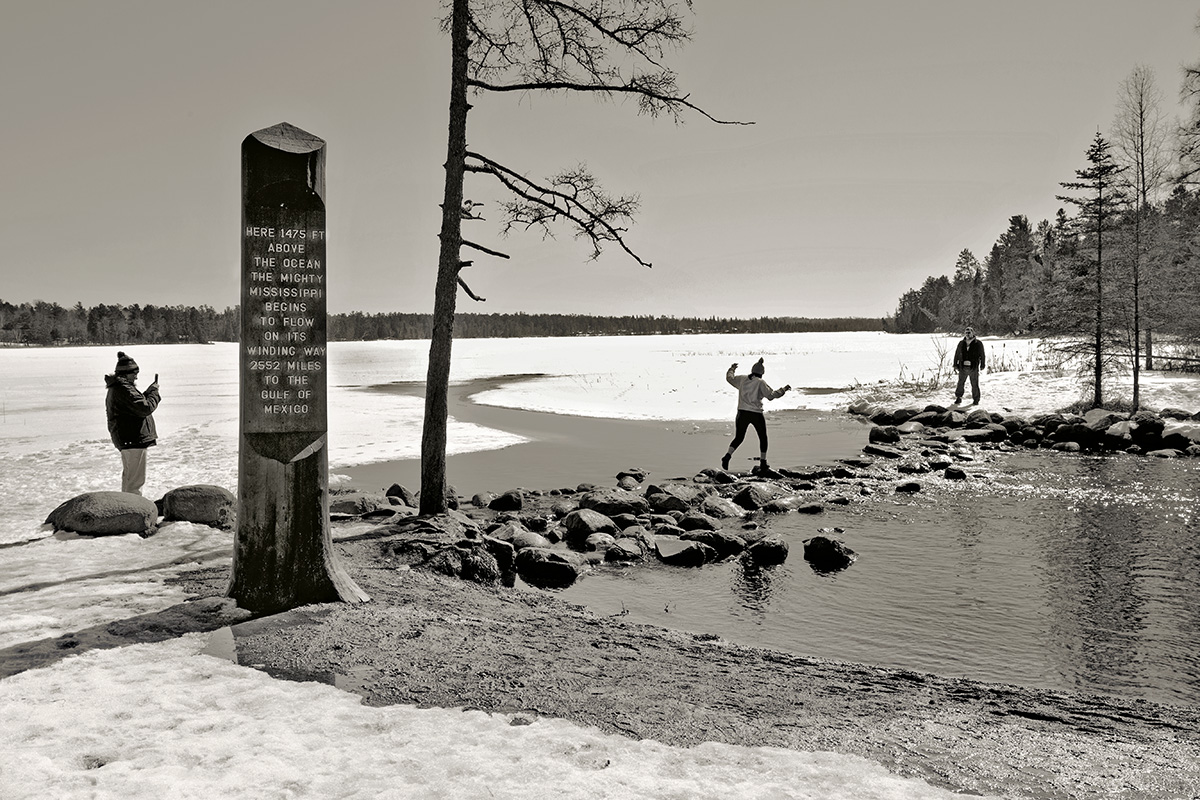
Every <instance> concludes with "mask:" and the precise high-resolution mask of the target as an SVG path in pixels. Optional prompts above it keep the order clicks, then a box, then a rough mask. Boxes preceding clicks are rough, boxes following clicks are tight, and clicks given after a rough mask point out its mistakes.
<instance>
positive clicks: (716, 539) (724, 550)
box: [679, 530, 746, 558]
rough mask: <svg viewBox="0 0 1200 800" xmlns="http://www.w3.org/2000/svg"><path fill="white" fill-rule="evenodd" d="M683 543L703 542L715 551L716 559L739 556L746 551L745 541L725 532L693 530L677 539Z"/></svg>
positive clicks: (734, 534)
mask: <svg viewBox="0 0 1200 800" xmlns="http://www.w3.org/2000/svg"><path fill="white" fill-rule="evenodd" d="M679 538H680V539H681V540H682V541H685V542H703V543H704V544H706V545H708V546H709V547H711V548H712V549H713V550H716V551H717V558H728V557H729V556H736V555H740V554H741V553H742V551H744V550H745V549H746V540H745V539H743V538H742V537H741V536H738V535H737V534H736V533H727V532H725V531H706V530H693V531H688V532H687V533H684V534H681V535H680V537H679Z"/></svg>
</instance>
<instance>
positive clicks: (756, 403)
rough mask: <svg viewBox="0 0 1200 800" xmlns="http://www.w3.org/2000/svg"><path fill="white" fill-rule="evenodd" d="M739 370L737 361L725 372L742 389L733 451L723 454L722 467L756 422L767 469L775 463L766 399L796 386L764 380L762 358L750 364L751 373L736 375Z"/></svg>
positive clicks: (762, 460) (726, 466) (762, 463)
mask: <svg viewBox="0 0 1200 800" xmlns="http://www.w3.org/2000/svg"><path fill="white" fill-rule="evenodd" d="M735 371H737V362H734V364H733V365H732V366H731V367H730V368H729V371H728V372H726V373H725V380H726V381H727V382H728V383H729V385H730V386H734V387H736V388H737V390H738V407H737V418H736V420H735V421H734V437H733V441H732V442H730V444H729V452H727V453H726V454H725V455H724V457H722V458H721V469H726V470H727V469H729V459H730V458H731V457H732V456H733V451H734V450H737V449H738V445H740V444H741V443H742V440H743V439H745V438H746V429H747V428H749V427H750V426H751V425H753V426H754V431H755V433H757V434H758V448H759V450H760V451H761V453H762V455H761V456H760V458H759V464H760V467H759V471H760V472H762V473H765V472H766V471H767V470H769V469H770V468H771V467H770V466H769V465H768V464H767V418H766V417H765V416H763V405H762V401H763V400H764V399H766V400H778V399H779V398H780V397H783V396H784V395H785V394H787V393H788V391H789V390H791V388H792V387H791V385H790V384H789V385H787V386H784V387H783V388H782V389H772V388H771V387H770V386H768V385H767V382H766V381H764V380H763V373H764V372H766V367H764V366H763V360H762V359H761V358H760V359H759V360H758V361H757V362H756V363H755V365H754V366H753V367H751V368H750V374H749V375H735V374H734V372H735Z"/></svg>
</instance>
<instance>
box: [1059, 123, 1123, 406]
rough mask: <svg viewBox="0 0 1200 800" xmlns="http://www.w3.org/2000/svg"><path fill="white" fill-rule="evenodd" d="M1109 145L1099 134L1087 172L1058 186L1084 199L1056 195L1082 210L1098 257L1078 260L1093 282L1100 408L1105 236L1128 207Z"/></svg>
mask: <svg viewBox="0 0 1200 800" xmlns="http://www.w3.org/2000/svg"><path fill="white" fill-rule="evenodd" d="M1110 149H1111V148H1110V146H1109V143H1108V142H1107V141H1106V140H1105V138H1104V137H1103V136H1102V135H1101V134H1100V133H1099V132H1098V131H1097V133H1096V137H1095V139H1093V140H1092V144H1091V145H1090V146H1089V147H1088V149H1087V161H1088V164H1089V165H1090V166H1089V167H1088V168H1086V169H1082V170H1076V171H1075V178H1076V180H1074V181H1064V182H1062V183H1060V184H1059V185H1060V186H1062V187H1063V188H1064V189H1067V190H1069V191H1072V192H1082V193H1083V194H1082V196H1078V197H1076V196H1071V195H1057V197H1058V199H1059V200H1062V201H1063V202H1065V203H1070V204H1071V205H1074V206H1076V207H1077V208H1078V209H1079V216H1078V217H1076V219H1075V225H1076V227H1077V229H1078V231H1079V233H1080V234H1081V236H1082V237H1083V239H1084V241H1085V242H1087V243H1089V244H1090V245H1091V247H1092V248H1094V253H1095V258H1089V257H1088V256H1089V255H1090V254H1091V252H1092V249H1091V248H1081V251H1080V253H1079V256H1078V257H1079V258H1080V259H1081V260H1082V262H1083V265H1084V267H1085V269H1084V270H1083V271H1085V272H1086V273H1087V274H1089V275H1090V276H1091V277H1092V278H1093V280H1094V283H1093V295H1092V297H1091V298H1090V299H1091V301H1092V303H1091V305H1092V309H1093V312H1094V314H1093V321H1094V328H1093V334H1094V335H1093V339H1092V343H1091V353H1090V355H1091V357H1092V365H1093V369H1092V381H1093V387H1092V406H1093V407H1094V408H1098V407H1100V406H1102V405H1103V403H1104V369H1105V366H1106V358H1107V356H1108V354H1107V352H1106V349H1105V333H1106V329H1105V319H1104V277H1105V275H1104V234H1105V232H1106V231H1108V230H1110V229H1111V228H1112V226H1113V223H1114V222H1115V221H1116V219H1117V217H1118V215H1119V214H1120V212H1121V210H1122V209H1123V208H1124V207H1125V203H1126V196H1125V193H1124V192H1123V191H1121V188H1120V185H1119V180H1120V175H1121V172H1122V171H1123V170H1124V168H1123V167H1121V166H1118V165H1117V163H1116V161H1114V160H1113V156H1112V153H1111V152H1110Z"/></svg>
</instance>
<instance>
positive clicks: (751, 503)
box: [733, 483, 779, 511]
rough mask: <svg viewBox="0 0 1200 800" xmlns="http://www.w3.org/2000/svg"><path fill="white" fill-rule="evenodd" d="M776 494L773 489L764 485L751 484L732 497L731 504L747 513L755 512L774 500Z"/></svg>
mask: <svg viewBox="0 0 1200 800" xmlns="http://www.w3.org/2000/svg"><path fill="white" fill-rule="evenodd" d="M778 494H779V493H778V491H777V490H776V489H775V488H774V487H768V486H767V485H766V484H761V483H751V484H748V485H747V486H745V487H743V488H742V489H741V491H739V492H738V493H737V494H735V495H734V496H733V502H735V503H737V504H738V505H739V506H741V507H742V508H744V509H746V510H747V511H757V510H758V509H760V508H762V507H763V506H765V505H766V504H767V503H769V502H771V501H772V500H774V499H775V498H776V497H777V496H778Z"/></svg>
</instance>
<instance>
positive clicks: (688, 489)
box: [646, 483, 710, 514]
mask: <svg viewBox="0 0 1200 800" xmlns="http://www.w3.org/2000/svg"><path fill="white" fill-rule="evenodd" d="M709 491H710V490H709V489H708V488H707V487H704V486H701V485H697V484H692V483H668V484H665V485H662V486H659V485H655V484H651V485H650V486H647V487H646V498H647V499H648V500H649V501H650V507H651V508H653V509H654V510H655V511H656V512H658V513H660V514H663V513H666V512H668V511H687V510H688V509H689V508H691V507H692V506H694V505H696V504H697V503H699V502H700V501H701V500H702V499H703V498H704V496H705V495H707V494H708V492H709Z"/></svg>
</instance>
